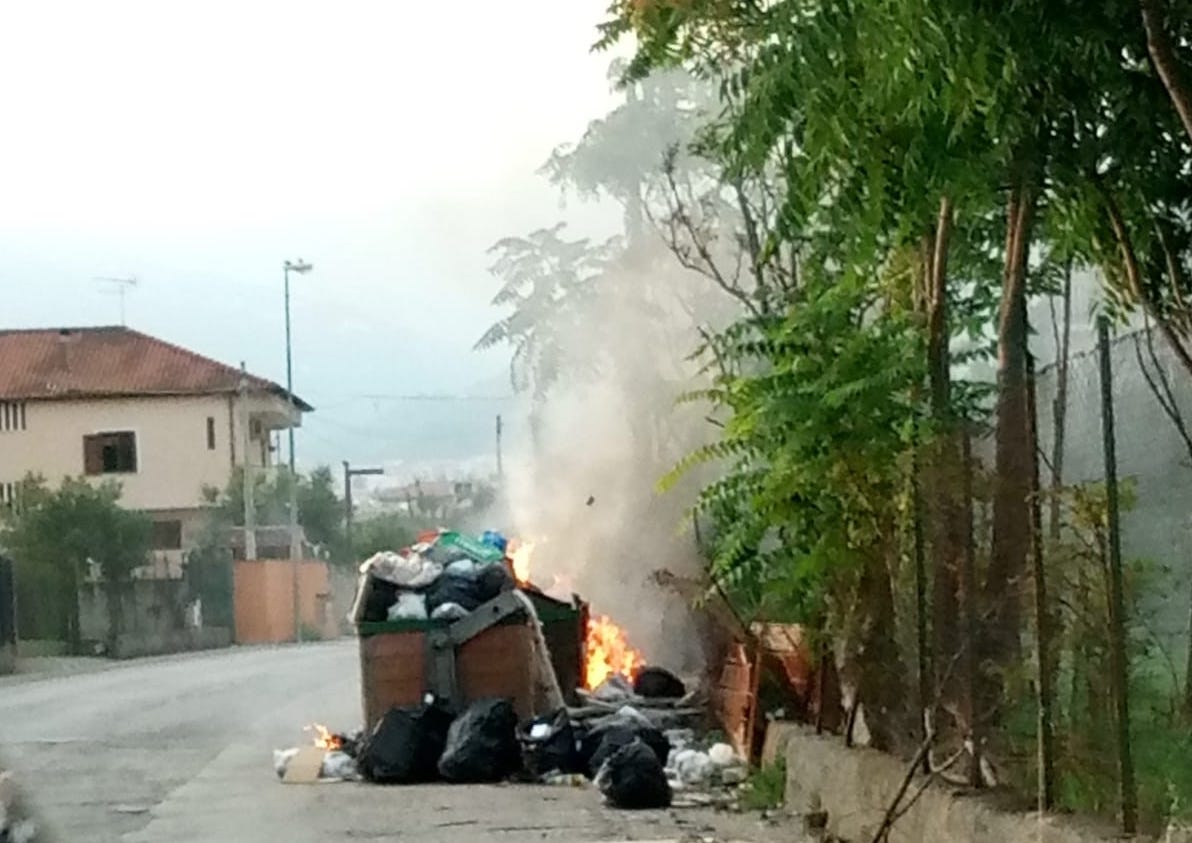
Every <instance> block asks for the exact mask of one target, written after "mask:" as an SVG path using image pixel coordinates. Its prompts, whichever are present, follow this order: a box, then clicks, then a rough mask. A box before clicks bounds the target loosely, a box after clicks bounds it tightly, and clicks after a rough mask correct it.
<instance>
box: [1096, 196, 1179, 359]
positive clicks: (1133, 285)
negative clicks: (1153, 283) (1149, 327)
mask: <svg viewBox="0 0 1192 843" xmlns="http://www.w3.org/2000/svg"><path fill="white" fill-rule="evenodd" d="M1093 178H1094V183H1095V184H1096V185H1097V187H1098V189H1099V190H1100V191H1101V196H1102V198H1103V199H1104V201H1105V210H1106V213H1107V215H1108V216H1109V224H1110V226H1111V227H1112V228H1113V234H1114V237H1115V238H1116V239H1117V242H1118V248H1119V250H1120V251H1121V254H1122V262H1123V265H1124V268H1125V270H1126V281H1127V283H1128V284H1129V286H1130V291H1131V293H1133V294H1134V297H1135V298H1136V299H1137V300H1138V302H1139V304H1140V305H1142V308H1143V311H1144V312H1147V313H1149V314H1150V315H1151V317H1152V318H1154V320H1155V322H1157V323H1158V325H1159V330H1161V331H1162V332H1163V337H1164V338H1165V339H1166V340H1167V342H1168V344H1169V345H1170V346H1171V349H1172V351H1174V352H1175V354H1176V356H1177V357H1178V358H1179V359H1180V363H1182V364H1183V366H1184V368H1185V369H1187V370H1188V373H1189V374H1192V353H1189V351H1188V349H1187V348H1185V347H1184V344H1183V342H1181V341H1180V338H1179V335H1178V334H1176V332H1175V329H1174V327H1172V324H1171V322H1170V320H1168V319H1165V318H1164V316H1163V314H1162V313H1161V312H1159V308H1158V306H1157V304H1156V303H1155V302H1153V301H1151V300H1150V298H1148V296H1147V294H1146V290H1145V288H1144V287H1143V285H1142V270H1141V269H1140V268H1139V265H1138V256H1137V254H1136V253H1135V251H1134V242H1133V240H1131V238H1130V233H1129V231H1128V230H1127V228H1126V221H1125V219H1124V218H1123V217H1122V212H1121V209H1120V208H1119V207H1118V204H1117V202H1116V201H1115V200H1114V198H1113V194H1112V193H1110V191H1109V190H1108V189H1107V188H1106V187H1105V185H1104V183H1103V182H1102V181H1101V179H1100V178H1099V177H1097V176H1095V175H1094V177H1093Z"/></svg>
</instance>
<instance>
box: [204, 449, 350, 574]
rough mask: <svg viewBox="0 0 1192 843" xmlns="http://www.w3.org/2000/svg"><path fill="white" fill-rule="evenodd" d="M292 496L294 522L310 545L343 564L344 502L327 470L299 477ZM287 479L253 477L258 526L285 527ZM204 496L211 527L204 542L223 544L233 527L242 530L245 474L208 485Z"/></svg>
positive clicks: (279, 474)
mask: <svg viewBox="0 0 1192 843" xmlns="http://www.w3.org/2000/svg"><path fill="white" fill-rule="evenodd" d="M297 482H298V488H297V489H296V490H295V494H296V497H297V501H298V523H299V525H300V526H301V527H302V529H303V532H304V533H305V535H306V539H307V541H309V542H310V543H311V544H313V545H315V546H317V547H321V548H323V549H324V550H326V551H327V552H328V553H329V554H330V556H331V558H332V560H334V561H343V560H344V555H345V552H346V550H347V548H346V547H345V545H344V532H343V518H344V505H343V500H342V499H341V498H339V496H337V495H336V494H335V485H334V484H335V481H334V478H333V476H332V473H331V469H330V468H328V467H326V466H320V467H318V468H316V469H315V470H314V471H312V472H311V473H310V474H309V475H299V476H298V480H297ZM290 483H291V475H290V473H289V471H288V470H287V469H285V468H280V469H278V470H277V471H276V472H271V473H270V474H269V475H266V474H265V473H264V472H256V473H255V476H254V478H253V504H254V515H255V521H256V524H257V526H258V527H259V526H264V525H273V526H277V525H284V524H287V523H289V506H290V503H289V502H290ZM203 495H204V498H205V500H206V501H207V503H208V505H209V506H210V507H211V511H210V520H211V522H212V525H213V528H214V529H212V530H209V531H208V534H207V535H208V541H207V542H205V544H210V543H211V542H215V543H216V544H218V545H219V546H226V542H227V538H226V535H223V532H224V531H226V530H227V529H228V528H231V527H243V526H244V474H243V470H242V469H239V468H237V469H236V470H235V471H233V473H232V477H231V479H230V480H229V481H228V485H227V486H226V487H225V488H223V489H216V488H213V487H208V488H206V489H204V490H203Z"/></svg>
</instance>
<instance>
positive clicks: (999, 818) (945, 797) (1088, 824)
mask: <svg viewBox="0 0 1192 843" xmlns="http://www.w3.org/2000/svg"><path fill="white" fill-rule="evenodd" d="M778 757H784V758H785V759H786V775H787V781H786V806H787V809H788V810H790V811H791V812H794V813H805V812H808V811H813V810H817V811H824V812H826V813H827V815H828V831H830V832H831V833H832V834H835V835H836V836H838V837H840V838H842V839H844V840H849V841H854V843H867V841H869V840H872V839H873V835H874V833H875V832H876V831H877V829H878V828H879V827H880V826H881V823H882V820H883V818H884V817H885V814H886V811H887V809H888V808H889V806H890V803H891V801H892V800H893V799H894V795H895V794H896V793H897V792H898V788H899V787H900V785H901V784H902V781H903V779H904V778H905V776H906V768H907V765H906V762H904V761H902V760H901V759H898V758H895V757H893V756H891V755H887V754H885V753H882V752H876V751H874V750H870V749H848V748H846V747H845V746H844V745H843V743H842V742H841V739H840V738H839V737H836V736H831V735H828V736H817V735H816V734H815V733H814V731H813V730H811V729H808V728H807V727H805V726H802V725H797V724H791V723H773V724H770V729H769V733H768V734H767V737H766V748H765V752H764V755H763V761H764V760H767V758H768V759H769V760H771V761H772V760H774V759H776V758H778ZM914 789H916V785H912V792H914ZM1006 801H1007V800H1006V799H1005V797H1004V795H1003V796H1002V797H1001V798H1000V799H999V797H998V796H996V795H994V794H987V795H983V796H979V797H978V796H973V795H964V794H962V793H958V792H955V791H954V789H953V788H949V787H948V786H947V785H932V786H931V787H928V788H927V790H926V792H924V794H923V796H922V797H921V798H920V799H919V800H918V802H916V803H915V805H914V806H913V807H912V808H911V809H910V810H909V811H908V812H907V813H906V815H905V816H903V817H902V818H901V819H900V820H898V822H897V824H896V825H895V826H894V829H893V831H892V832H891V834H890V843H1100V842H1101V841H1109V840H1118V841H1120V840H1122V838H1121V836H1120V835H1116V834H1115V833H1114V831H1113V829H1112V828H1109V827H1107V826H1105V825H1103V824H1099V823H1094V822H1092V821H1085V820H1083V819H1078V818H1074V817H1070V816H1063V817H1059V816H1047V817H1043V818H1040V817H1039V816H1038V814H1036V813H1023V812H1020V811H1013V810H1009V809H1007V808H1006V807H1005V805H1004V803H1005V802H1006ZM999 803H1001V804H999ZM1139 839H1140V840H1141V839H1143V838H1139Z"/></svg>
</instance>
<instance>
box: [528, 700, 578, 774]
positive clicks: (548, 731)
mask: <svg viewBox="0 0 1192 843" xmlns="http://www.w3.org/2000/svg"><path fill="white" fill-rule="evenodd" d="M521 750H522V764H523V766H524V768H525V770H526V772H527V773H528V774H529V775H531V776H532V777H534V778H539V779H544V778H546V777H548V776H551V775H554V774H564V775H572V774H575V773H582V772H583V769H584V764H583V758H582V755H581V753H580V741H579V740H578V739H577V737H576V730H575V727H574V726H573V725H572V723H571V718H570V717H569V716H568V714H567V710H566V709H560V710H559V711H556V712H555V713H554V714H553V715H550V716H549V717H540V718H538V719H537V720H534V721H532V722H531V723H530V725H529V728H527V729H526V730H524V731H523V732H522V735H521Z"/></svg>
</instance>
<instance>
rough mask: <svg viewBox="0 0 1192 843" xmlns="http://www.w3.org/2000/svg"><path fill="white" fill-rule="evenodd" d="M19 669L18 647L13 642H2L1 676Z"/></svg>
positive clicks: (0, 651)
mask: <svg viewBox="0 0 1192 843" xmlns="http://www.w3.org/2000/svg"><path fill="white" fill-rule="evenodd" d="M16 669H17V648H16V646H15V645H12V644H0V676H3V675H5V674H6V673H14V672H16Z"/></svg>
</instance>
